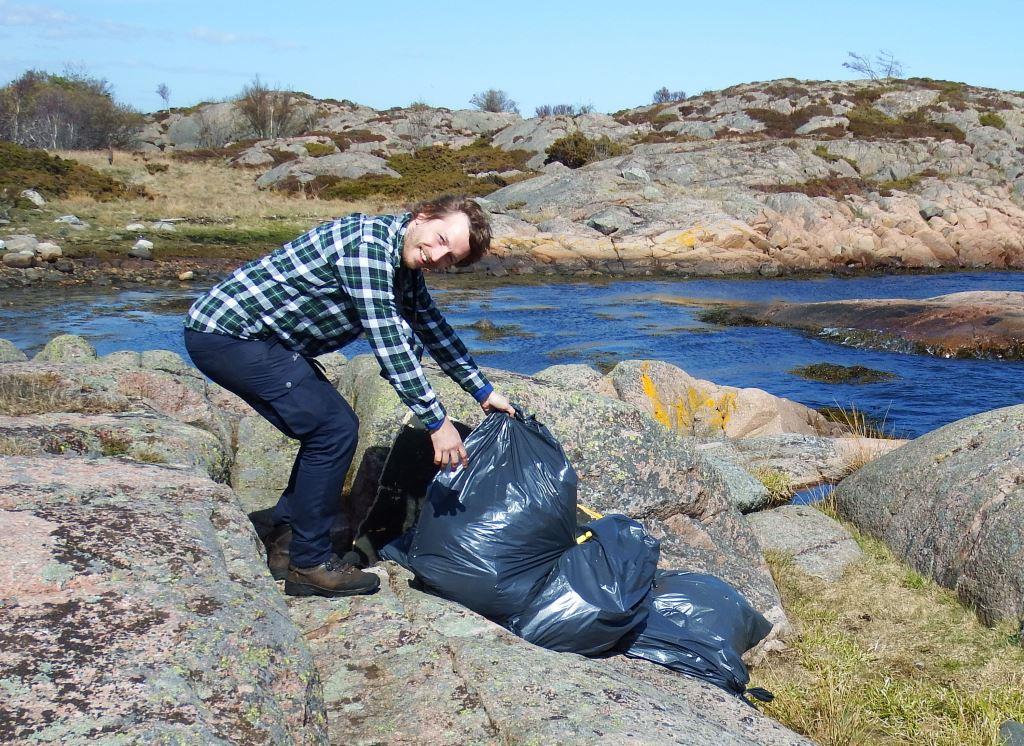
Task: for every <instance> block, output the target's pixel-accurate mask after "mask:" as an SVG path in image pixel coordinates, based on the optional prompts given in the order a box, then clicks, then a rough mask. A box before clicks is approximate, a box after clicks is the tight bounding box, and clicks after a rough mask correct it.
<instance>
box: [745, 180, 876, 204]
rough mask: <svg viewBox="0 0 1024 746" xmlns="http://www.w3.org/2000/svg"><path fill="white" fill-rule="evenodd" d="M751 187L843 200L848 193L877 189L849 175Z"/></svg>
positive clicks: (767, 190) (862, 192)
mask: <svg viewBox="0 0 1024 746" xmlns="http://www.w3.org/2000/svg"><path fill="white" fill-rule="evenodd" d="M751 188H752V189H756V190H758V191H761V192H775V193H785V192H798V193H800V194H806V195H807V196H808V197H831V198H832V199H835V200H842V199H843V198H844V197H846V196H847V195H848V194H859V195H864V194H867V193H869V192H872V191H876V189H875V187H874V185H872V184H871V183H870V182H867V181H865V180H864V179H859V178H852V177H848V176H826V177H823V178H819V179H809V180H807V181H803V182H798V183H793V184H757V185H754V186H752V187H751Z"/></svg>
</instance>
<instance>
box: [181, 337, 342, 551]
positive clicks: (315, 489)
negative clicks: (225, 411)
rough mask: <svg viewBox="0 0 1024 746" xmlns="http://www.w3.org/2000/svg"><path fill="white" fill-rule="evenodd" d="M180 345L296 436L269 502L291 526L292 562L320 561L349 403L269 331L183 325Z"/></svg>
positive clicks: (334, 504)
mask: <svg viewBox="0 0 1024 746" xmlns="http://www.w3.org/2000/svg"><path fill="white" fill-rule="evenodd" d="M185 349H187V350H188V354H189V355H190V356H191V357H192V362H193V363H195V365H196V367H197V368H199V370H201V371H202V372H203V373H205V374H206V376H207V377H209V378H210V379H211V380H212V381H213V382H214V383H217V384H220V385H221V386H223V387H224V388H226V389H227V390H228V391H231V392H233V393H235V394H237V395H238V396H240V397H241V398H242V399H244V400H245V401H246V402H247V403H248V404H249V406H251V407H252V408H253V409H255V410H256V411H257V412H259V413H260V414H261V415H262V416H263V417H264V418H266V419H267V420H268V421H269V422H270V424H272V425H273V426H274V427H276V428H277V429H278V430H280V431H281V432H282V433H284V434H285V435H287V436H288V437H289V438H294V439H295V440H298V441H299V443H300V444H301V445H300V446H299V453H298V455H297V456H296V458H295V463H294V464H293V465H292V472H291V476H290V477H289V479H288V486H287V487H286V488H285V490H284V492H283V493H282V494H281V498H280V499H279V500H278V503H277V506H276V507H275V508H274V523H287V524H290V525H291V527H292V543H291V562H292V564H293V565H295V566H296V567H312V566H314V565H318V564H320V563H321V562H323V561H324V560H326V559H327V558H328V557H330V555H331V527H332V526H333V525H334V522H335V520H336V519H337V518H338V515H339V513H340V511H341V502H340V501H341V490H342V487H343V486H344V483H345V474H346V473H347V472H348V468H349V465H350V464H351V463H352V456H353V454H354V453H355V450H356V440H357V438H358V434H359V420H358V419H357V418H356V415H355V412H353V411H352V407H350V406H349V404H348V402H347V401H345V399H344V397H342V395H341V394H339V393H338V392H337V390H336V389H335V388H334V386H332V385H331V384H330V382H329V381H328V380H327V377H326V376H325V375H324V374H323V373H322V372H321V371H320V369H319V368H317V367H315V366H313V365H310V363H309V362H308V361H307V360H306V359H305V358H304V357H303V356H302V355H300V354H298V353H296V352H292V351H291V350H289V349H287V348H286V347H284V346H283V345H282V344H281V343H280V341H278V340H277V339H276V338H272V339H268V340H246V339H236V338H234V337H228V336H225V335H222V334H208V333H205V332H196V331H193V330H191V329H186V330H185Z"/></svg>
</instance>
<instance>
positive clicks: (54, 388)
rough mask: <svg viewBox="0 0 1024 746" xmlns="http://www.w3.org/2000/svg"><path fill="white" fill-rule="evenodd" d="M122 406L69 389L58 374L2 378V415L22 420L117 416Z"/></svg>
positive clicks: (98, 396) (93, 395)
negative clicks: (69, 415)
mask: <svg viewBox="0 0 1024 746" xmlns="http://www.w3.org/2000/svg"><path fill="white" fill-rule="evenodd" d="M120 409H121V407H119V406H118V403H117V402H115V401H113V400H112V399H111V398H109V397H105V396H104V395H103V394H102V393H98V394H90V393H87V392H84V391H81V390H75V389H68V388H67V382H65V381H63V380H62V379H61V378H60V376H58V375H56V374H54V373H40V374H35V373H29V374H24V375H7V376H3V377H0V415H7V416H10V417H21V416H24V415H32V414H46V413H47V412H82V413H86V414H96V413H101V412H117V411H120Z"/></svg>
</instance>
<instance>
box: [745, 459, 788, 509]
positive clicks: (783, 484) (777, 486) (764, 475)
mask: <svg viewBox="0 0 1024 746" xmlns="http://www.w3.org/2000/svg"><path fill="white" fill-rule="evenodd" d="M753 475H754V478H755V479H756V480H757V481H759V482H760V483H761V484H763V485H764V487H765V489H766V490H768V501H769V504H770V505H785V504H786V503H788V502H789V501H790V500H791V499H792V498H793V493H794V492H795V490H794V489H793V480H792V479H791V478H790V476H789V474H787V473H786V472H784V471H781V470H779V469H772V468H771V467H768V466H759V467H758V468H756V469H754V471H753Z"/></svg>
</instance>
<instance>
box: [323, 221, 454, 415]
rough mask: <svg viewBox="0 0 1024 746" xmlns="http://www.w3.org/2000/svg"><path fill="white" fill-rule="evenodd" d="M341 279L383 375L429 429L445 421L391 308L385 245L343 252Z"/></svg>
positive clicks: (372, 243) (371, 242) (365, 242)
mask: <svg viewBox="0 0 1024 746" xmlns="http://www.w3.org/2000/svg"><path fill="white" fill-rule="evenodd" d="M338 270H339V276H340V278H341V282H342V285H343V287H344V289H345V291H346V292H347V293H348V296H349V298H350V299H351V301H352V306H353V307H354V308H355V310H356V313H357V314H358V316H359V320H360V322H361V323H362V326H363V330H364V331H365V332H366V338H367V341H369V343H370V347H371V348H373V354H374V355H375V356H376V357H377V362H379V363H380V369H381V375H382V376H383V377H384V378H385V379H386V380H387V381H388V382H389V383H390V384H391V385H392V386H394V388H395V391H396V392H397V393H398V396H399V398H400V399H401V400H402V402H403V403H405V405H406V406H408V407H409V409H411V410H412V411H413V414H415V415H416V416H417V417H419V418H420V421H422V422H423V424H424V425H425V426H426V427H427V429H428V430H436V429H437V428H438V427H440V426H441V424H442V423H443V422H444V418H445V410H444V407H442V406H441V402H440V401H438V399H437V395H436V394H435V393H434V391H433V389H431V387H430V383H429V382H428V381H427V377H426V375H424V373H423V368H422V366H421V365H420V362H419V360H417V359H416V354H415V352H414V350H413V345H412V338H411V337H412V334H411V329H410V327H409V326H408V324H406V323H404V322H403V321H402V318H401V316H400V315H399V313H398V310H397V308H396V305H395V297H394V279H395V268H394V267H393V266H392V265H391V262H390V260H389V256H388V251H387V248H386V247H385V245H384V244H383V242H381V241H379V240H378V239H376V238H374V237H372V236H368V235H365V234H364V235H363V236H362V237H361V239H360V240H358V241H353V242H352V244H350V246H349V247H346V250H345V251H344V252H342V255H341V257H340V259H339V266H338Z"/></svg>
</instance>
